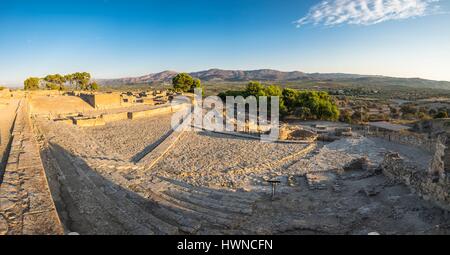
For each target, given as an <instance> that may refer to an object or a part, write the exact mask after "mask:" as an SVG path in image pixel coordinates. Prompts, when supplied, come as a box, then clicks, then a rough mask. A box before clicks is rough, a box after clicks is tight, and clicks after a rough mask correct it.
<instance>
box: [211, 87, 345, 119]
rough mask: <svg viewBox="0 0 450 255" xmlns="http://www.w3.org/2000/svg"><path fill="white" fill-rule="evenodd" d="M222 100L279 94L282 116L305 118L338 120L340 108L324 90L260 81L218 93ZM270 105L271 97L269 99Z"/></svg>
mask: <svg viewBox="0 0 450 255" xmlns="http://www.w3.org/2000/svg"><path fill="white" fill-rule="evenodd" d="M218 96H219V97H220V98H222V100H225V99H226V97H227V96H243V97H248V96H255V97H256V98H258V97H260V96H267V97H271V96H278V97H279V101H280V105H279V109H280V114H281V116H284V117H285V116H288V115H294V116H296V117H298V118H301V119H303V120H307V119H315V120H333V121H335V120H337V119H338V118H339V110H338V107H337V105H336V104H335V103H334V102H333V100H332V98H331V96H330V95H329V94H328V93H327V92H323V91H309V90H296V89H290V88H285V89H283V88H281V87H280V86H278V85H269V86H264V85H262V84H261V83H260V82H254V81H252V82H249V83H248V84H247V86H246V88H245V90H237V91H227V92H222V93H220V94H219V95H218ZM268 102H269V105H270V99H269V101H268Z"/></svg>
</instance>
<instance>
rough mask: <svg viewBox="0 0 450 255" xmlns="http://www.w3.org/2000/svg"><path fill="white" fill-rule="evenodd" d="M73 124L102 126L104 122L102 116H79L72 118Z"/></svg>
mask: <svg viewBox="0 0 450 255" xmlns="http://www.w3.org/2000/svg"><path fill="white" fill-rule="evenodd" d="M74 124H75V125H77V126H80V127H96V126H104V125H105V124H106V122H105V120H103V119H102V118H81V119H74Z"/></svg>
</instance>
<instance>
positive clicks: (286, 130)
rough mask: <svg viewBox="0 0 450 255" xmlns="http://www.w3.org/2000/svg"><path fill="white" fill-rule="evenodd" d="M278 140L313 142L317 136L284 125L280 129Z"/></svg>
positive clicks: (296, 127)
mask: <svg viewBox="0 0 450 255" xmlns="http://www.w3.org/2000/svg"><path fill="white" fill-rule="evenodd" d="M279 138H280V140H294V141H295V140H303V141H304V140H307V141H314V140H316V139H317V134H316V133H314V132H312V131H309V130H306V129H303V128H302V127H299V126H290V125H284V126H282V127H281V128H280V135H279Z"/></svg>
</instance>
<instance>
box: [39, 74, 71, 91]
mask: <svg viewBox="0 0 450 255" xmlns="http://www.w3.org/2000/svg"><path fill="white" fill-rule="evenodd" d="M43 80H44V82H45V87H46V88H47V89H52V90H63V89H64V83H65V82H66V78H65V76H62V75H60V74H51V75H47V76H45V77H44V79H43Z"/></svg>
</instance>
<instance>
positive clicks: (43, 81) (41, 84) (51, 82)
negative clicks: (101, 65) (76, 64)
mask: <svg viewBox="0 0 450 255" xmlns="http://www.w3.org/2000/svg"><path fill="white" fill-rule="evenodd" d="M98 88H99V85H98V84H97V82H95V81H92V82H91V74H90V73H87V72H76V73H72V74H67V75H61V74H50V75H47V76H45V77H44V78H38V77H29V78H28V79H26V80H25V81H24V89H25V90H38V89H47V90H67V89H74V90H92V91H94V90H98Z"/></svg>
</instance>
